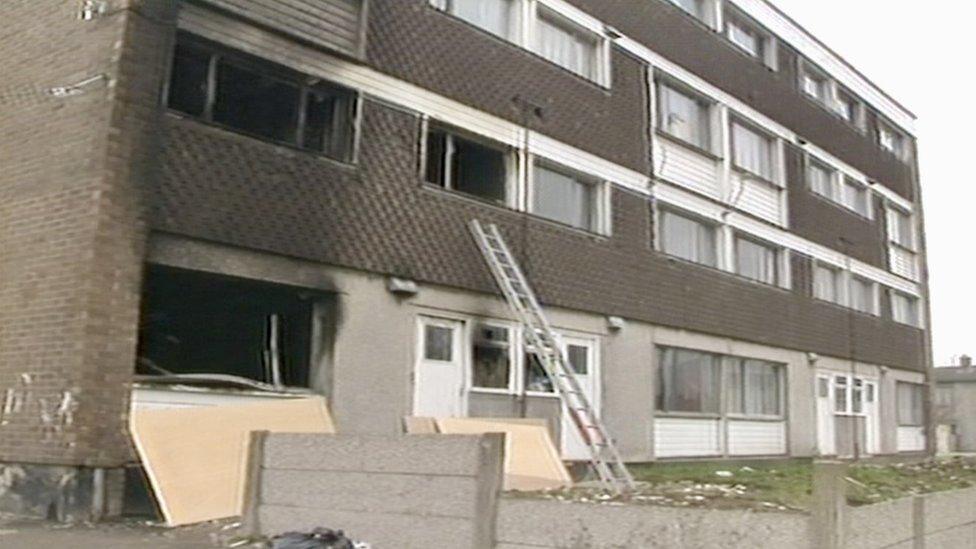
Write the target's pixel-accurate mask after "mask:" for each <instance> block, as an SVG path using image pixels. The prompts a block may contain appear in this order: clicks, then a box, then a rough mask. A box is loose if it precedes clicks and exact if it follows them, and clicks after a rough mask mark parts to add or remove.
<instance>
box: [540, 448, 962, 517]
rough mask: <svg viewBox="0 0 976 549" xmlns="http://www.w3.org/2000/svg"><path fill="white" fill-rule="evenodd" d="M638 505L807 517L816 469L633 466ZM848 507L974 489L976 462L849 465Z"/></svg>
mask: <svg viewBox="0 0 976 549" xmlns="http://www.w3.org/2000/svg"><path fill="white" fill-rule="evenodd" d="M630 470H631V472H632V473H633V475H634V478H635V479H636V480H637V481H638V482H640V489H639V490H638V492H637V493H636V494H634V495H632V496H631V497H630V501H631V502H632V503H635V504H649V505H664V506H676V507H703V508H711V509H743V508H747V509H756V510H769V511H798V512H803V511H806V510H808V509H809V507H810V498H811V492H812V490H813V464H812V462H811V460H809V459H796V460H790V461H775V462H771V461H759V462H709V463H704V462H702V463H659V464H642V465H632V466H631V467H630ZM848 479H849V482H848V485H847V488H848V490H847V494H848V503H850V504H851V505H866V504H871V503H879V502H882V501H887V500H891V499H897V498H902V497H906V496H910V495H912V494H925V493H931V492H939V491H944V490H955V489H960V488H967V487H970V486H976V463H974V462H973V461H972V460H965V459H961V458H947V459H938V460H930V461H925V462H920V463H899V464H883V465H882V464H865V463H859V464H856V465H851V467H850V471H849V475H848ZM545 497H555V498H558V499H569V500H577V501H596V502H600V501H607V498H606V496H601V495H599V493H598V492H596V491H594V490H586V489H573V490H568V491H564V492H556V493H548V494H546V495H545Z"/></svg>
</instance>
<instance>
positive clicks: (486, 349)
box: [471, 324, 512, 389]
mask: <svg viewBox="0 0 976 549" xmlns="http://www.w3.org/2000/svg"><path fill="white" fill-rule="evenodd" d="M510 334H511V330H509V329H508V328H506V327H504V326H496V325H492V324H477V325H476V326H475V335H474V344H473V346H472V347H473V348H472V351H471V355H472V358H471V360H472V371H473V373H472V376H471V377H472V381H471V386H472V387H474V388H476V389H508V388H509V386H510V384H511V370H512V356H511V337H510Z"/></svg>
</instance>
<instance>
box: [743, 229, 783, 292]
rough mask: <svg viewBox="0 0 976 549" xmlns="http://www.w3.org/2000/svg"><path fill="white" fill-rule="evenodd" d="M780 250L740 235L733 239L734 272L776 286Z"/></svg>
mask: <svg viewBox="0 0 976 549" xmlns="http://www.w3.org/2000/svg"><path fill="white" fill-rule="evenodd" d="M780 252H781V250H780V249H778V248H776V247H774V246H771V245H768V244H764V243H761V242H758V241H756V240H753V239H751V238H747V237H744V236H742V235H736V238H735V272H736V273H737V274H739V275H742V276H744V277H746V278H749V279H751V280H755V281H757V282H762V283H764V284H770V285H774V286H775V285H776V284H778V283H779V281H780V276H781V275H780V273H779V271H780V269H779V254H780Z"/></svg>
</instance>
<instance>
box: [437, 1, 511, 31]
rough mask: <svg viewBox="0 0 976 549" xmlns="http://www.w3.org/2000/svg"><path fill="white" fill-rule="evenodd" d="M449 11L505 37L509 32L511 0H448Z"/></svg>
mask: <svg viewBox="0 0 976 549" xmlns="http://www.w3.org/2000/svg"><path fill="white" fill-rule="evenodd" d="M448 5H449V8H450V10H449V11H450V12H451V13H452V14H454V15H456V16H458V17H460V18H461V19H464V20H465V21H467V22H469V23H471V24H473V25H477V26H479V27H481V28H483V29H485V30H487V31H489V32H491V33H494V34H497V35H498V36H501V37H505V38H507V37H508V36H509V34H510V32H511V30H510V29H511V28H512V25H511V16H512V0H448Z"/></svg>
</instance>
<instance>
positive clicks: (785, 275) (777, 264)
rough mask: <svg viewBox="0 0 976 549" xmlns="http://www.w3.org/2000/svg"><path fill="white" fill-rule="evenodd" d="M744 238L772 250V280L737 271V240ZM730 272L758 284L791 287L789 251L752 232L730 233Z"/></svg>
mask: <svg viewBox="0 0 976 549" xmlns="http://www.w3.org/2000/svg"><path fill="white" fill-rule="evenodd" d="M740 240H745V241H747V242H750V243H752V244H753V245H756V246H761V247H763V248H767V249H769V250H771V251H772V252H773V266H774V269H775V272H774V273H773V278H774V280H773V281H772V282H767V281H765V280H758V279H755V278H752V277H749V276H746V275H744V274H742V273H740V272H739V241H740ZM731 256H732V272H733V273H735V274H736V275H737V276H740V277H742V278H745V279H746V280H751V281H752V282H756V283H758V284H763V285H766V286H775V287H778V288H785V289H789V288H790V287H791V283H790V278H792V277H791V274H790V268H789V253H788V250H787V249H786V248H784V247H782V246H780V245H778V244H774V243H772V242H769V241H768V240H764V239H762V238H759V237H756V236H754V235H752V234H749V233H746V232H742V231H733V234H732V254H731Z"/></svg>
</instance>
